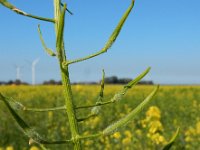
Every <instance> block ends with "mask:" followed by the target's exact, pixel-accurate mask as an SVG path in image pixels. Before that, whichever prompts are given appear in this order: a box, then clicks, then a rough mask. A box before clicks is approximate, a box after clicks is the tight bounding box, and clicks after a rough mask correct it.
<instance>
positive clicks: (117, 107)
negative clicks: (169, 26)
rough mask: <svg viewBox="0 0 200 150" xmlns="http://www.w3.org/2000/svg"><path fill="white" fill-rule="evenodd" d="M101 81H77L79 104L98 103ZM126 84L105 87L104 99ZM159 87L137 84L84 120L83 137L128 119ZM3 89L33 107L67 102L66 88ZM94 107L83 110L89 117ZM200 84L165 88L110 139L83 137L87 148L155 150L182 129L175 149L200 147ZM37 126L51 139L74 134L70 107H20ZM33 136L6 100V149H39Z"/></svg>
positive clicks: (0, 115)
mask: <svg viewBox="0 0 200 150" xmlns="http://www.w3.org/2000/svg"><path fill="white" fill-rule="evenodd" d="M99 88H100V87H99V86H97V85H90V86H89V85H74V86H73V93H74V97H75V104H76V105H77V106H81V105H86V104H94V103H95V102H96V97H97V96H98V91H99ZM121 88H122V86H120V85H117V86H114V85H108V86H106V87H105V95H104V100H105V101H106V100H109V99H110V98H112V96H113V95H114V94H115V93H116V92H117V91H119V90H120V89H121ZM153 88H154V87H153V86H136V87H134V88H132V89H131V90H130V91H128V93H127V94H126V95H125V96H124V99H123V100H121V101H119V102H117V103H115V104H110V105H106V106H103V109H102V111H101V113H100V115H99V116H98V117H95V118H91V119H89V120H87V121H85V122H80V123H79V126H80V132H81V133H82V134H83V135H88V134H89V133H96V132H97V131H99V130H101V129H104V128H105V127H106V126H107V125H109V124H110V123H112V122H115V121H116V120H118V119H120V118H122V117H123V116H125V114H127V113H128V112H130V111H131V110H132V109H134V108H135V107H136V106H137V104H139V103H140V102H141V101H142V100H143V99H144V98H145V96H147V95H148V94H149V93H150V92H151V91H152V90H153ZM0 92H1V93H3V94H4V95H6V96H7V97H12V98H14V99H16V100H18V101H20V102H21V103H22V104H24V105H25V106H27V107H34V108H48V107H55V106H62V105H64V98H63V94H62V87H61V86H35V87H32V86H1V87H0ZM90 110H91V109H87V110H84V111H83V110H79V111H77V117H84V116H87V114H88V113H89V112H90ZM199 110H200V86H161V87H160V90H159V92H158V93H157V95H156V97H155V98H154V100H153V101H152V102H151V103H150V104H149V105H148V106H147V107H146V108H145V109H144V110H143V111H142V112H141V113H140V114H139V115H138V116H137V117H136V118H135V119H134V120H133V121H132V122H130V123H129V124H128V125H127V126H125V127H123V128H121V129H118V130H117V131H116V132H115V133H114V134H112V135H109V136H107V137H102V138H99V139H98V138H96V139H95V140H90V139H87V140H85V141H83V145H84V149H91V150H93V149H94V150H97V149H107V150H110V149H116V150H121V149H124V150H132V149H136V150H152V149H156V150H157V149H160V148H162V146H163V145H164V144H165V143H166V142H167V141H168V140H169V139H170V137H171V136H172V135H173V133H174V132H175V131H176V129H177V127H180V133H179V136H178V138H177V140H176V144H175V145H174V147H173V149H176V150H184V149H187V150H198V149H200V111H199ZM18 113H19V114H20V115H21V116H22V117H23V119H24V120H26V121H27V123H28V124H29V125H30V126H31V127H33V129H34V130H36V131H38V132H39V133H41V135H42V136H43V137H45V138H47V139H50V140H61V139H67V138H69V137H70V132H69V126H68V124H66V118H65V117H64V116H65V115H66V114H65V111H62V110H61V111H49V112H28V111H18ZM28 141H29V139H28V138H27V137H26V136H25V135H24V134H23V133H22V131H21V129H20V128H19V127H18V125H17V124H16V122H15V121H14V119H13V118H12V116H11V115H10V113H9V111H8V109H7V108H6V106H5V105H4V103H3V102H1V101H0V150H29V149H31V150H39V149H40V147H39V146H38V145H32V146H29V144H28ZM66 146H67V147H69V149H70V147H71V145H55V146H47V147H48V148H49V149H53V150H54V149H59V150H62V149H66Z"/></svg>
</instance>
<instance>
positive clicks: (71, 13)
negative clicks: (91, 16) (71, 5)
mask: <svg viewBox="0 0 200 150" xmlns="http://www.w3.org/2000/svg"><path fill="white" fill-rule="evenodd" d="M60 5H61V6H64V4H63V3H60ZM66 10H67V12H68V13H69V14H70V15H73V12H71V11H70V10H69V9H68V8H66Z"/></svg>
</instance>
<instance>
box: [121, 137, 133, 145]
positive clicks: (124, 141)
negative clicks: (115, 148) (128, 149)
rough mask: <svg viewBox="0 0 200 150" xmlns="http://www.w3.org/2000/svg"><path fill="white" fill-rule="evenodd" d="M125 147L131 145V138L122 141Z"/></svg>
mask: <svg viewBox="0 0 200 150" xmlns="http://www.w3.org/2000/svg"><path fill="white" fill-rule="evenodd" d="M122 143H123V145H129V144H130V143H131V138H128V137H126V138H125V139H123V140H122Z"/></svg>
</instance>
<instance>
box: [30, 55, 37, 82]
mask: <svg viewBox="0 0 200 150" xmlns="http://www.w3.org/2000/svg"><path fill="white" fill-rule="evenodd" d="M38 62H39V58H37V59H35V60H33V61H32V65H31V68H32V85H35V66H36V64H37V63H38Z"/></svg>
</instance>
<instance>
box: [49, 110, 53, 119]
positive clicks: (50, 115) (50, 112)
mask: <svg viewBox="0 0 200 150" xmlns="http://www.w3.org/2000/svg"><path fill="white" fill-rule="evenodd" d="M48 117H49V119H51V118H52V117H53V112H52V111H49V112H48Z"/></svg>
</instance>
